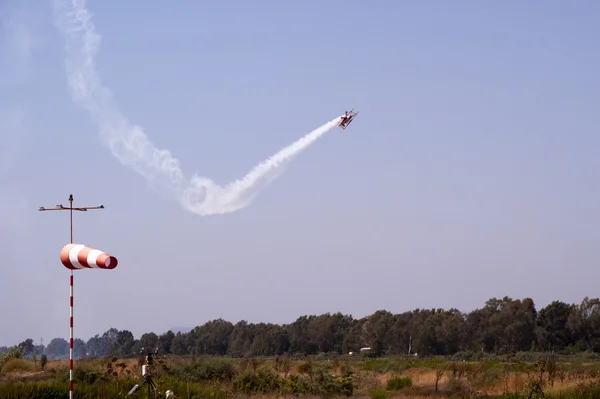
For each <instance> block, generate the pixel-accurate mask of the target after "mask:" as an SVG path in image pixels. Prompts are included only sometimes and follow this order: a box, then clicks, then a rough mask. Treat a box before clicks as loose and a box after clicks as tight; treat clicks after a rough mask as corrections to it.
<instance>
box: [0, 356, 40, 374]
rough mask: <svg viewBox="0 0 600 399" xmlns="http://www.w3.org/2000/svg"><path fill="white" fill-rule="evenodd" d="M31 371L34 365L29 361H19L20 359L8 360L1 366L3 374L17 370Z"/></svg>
mask: <svg viewBox="0 0 600 399" xmlns="http://www.w3.org/2000/svg"><path fill="white" fill-rule="evenodd" d="M33 369H34V365H33V364H32V363H31V362H30V361H27V360H25V359H20V358H12V359H9V360H8V361H7V362H6V363H4V365H3V366H2V372H3V373H9V372H11V371H17V370H19V371H33Z"/></svg>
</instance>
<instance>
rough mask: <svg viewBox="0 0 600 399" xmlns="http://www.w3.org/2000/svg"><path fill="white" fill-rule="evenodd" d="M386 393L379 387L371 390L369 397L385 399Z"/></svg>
mask: <svg viewBox="0 0 600 399" xmlns="http://www.w3.org/2000/svg"><path fill="white" fill-rule="evenodd" d="M387 397H388V393H387V392H386V391H382V390H379V389H376V390H373V391H371V399H387Z"/></svg>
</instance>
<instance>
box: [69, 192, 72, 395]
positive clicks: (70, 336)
mask: <svg viewBox="0 0 600 399" xmlns="http://www.w3.org/2000/svg"><path fill="white" fill-rule="evenodd" d="M69 244H73V194H71V195H69ZM69 399H73V270H71V276H70V278H69Z"/></svg>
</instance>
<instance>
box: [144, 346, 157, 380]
mask: <svg viewBox="0 0 600 399" xmlns="http://www.w3.org/2000/svg"><path fill="white" fill-rule="evenodd" d="M143 350H144V348H142V351H143ZM156 354H158V348H156V349H154V352H146V364H144V365H143V366H142V376H144V377H148V376H150V368H151V367H152V365H153V364H154V357H153V355H156Z"/></svg>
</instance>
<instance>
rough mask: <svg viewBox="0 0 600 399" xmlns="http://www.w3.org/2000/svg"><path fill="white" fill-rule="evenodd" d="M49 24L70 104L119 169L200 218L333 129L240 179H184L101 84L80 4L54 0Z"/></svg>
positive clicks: (237, 204)
mask: <svg viewBox="0 0 600 399" xmlns="http://www.w3.org/2000/svg"><path fill="white" fill-rule="evenodd" d="M54 11H55V23H56V26H57V27H58V29H59V30H60V31H61V32H62V33H63V35H64V36H65V39H66V42H67V45H66V51H67V59H66V66H67V76H68V81H69V87H70V89H71V94H72V96H73V98H74V100H75V102H77V103H79V104H80V105H82V106H83V107H84V108H86V109H87V110H88V111H89V112H90V114H91V117H92V120H93V121H94V122H95V123H96V125H97V126H98V128H99V130H100V135H101V138H102V140H103V141H104V142H105V144H106V145H108V147H109V148H110V149H111V152H112V153H113V155H114V156H115V157H116V158H117V159H118V160H119V161H120V162H121V163H122V164H124V165H126V166H129V167H131V168H132V169H133V170H134V171H136V172H137V173H138V174H140V175H142V176H143V177H144V178H146V179H147V180H148V181H149V182H150V183H151V185H153V186H154V187H155V188H158V185H160V186H162V188H163V189H165V190H168V192H169V194H170V195H171V196H172V197H173V198H175V199H177V200H178V201H179V202H180V203H181V205H182V207H183V208H184V209H186V210H188V211H191V212H193V213H196V214H198V215H201V216H205V215H216V214H223V213H229V212H234V211H236V210H239V209H242V208H244V207H246V206H248V205H249V204H250V203H251V202H252V200H253V199H254V198H255V197H256V195H257V194H258V192H259V191H260V189H261V188H264V187H266V186H267V185H268V184H269V183H270V182H272V181H273V180H274V179H275V178H277V177H278V176H279V175H281V173H282V172H283V167H284V166H285V165H286V164H287V162H289V161H291V160H292V159H293V158H294V157H295V156H296V155H298V154H299V153H300V152H301V151H302V150H304V149H305V148H307V147H308V146H309V145H310V144H312V143H313V142H315V141H316V140H317V139H318V138H319V137H321V136H322V135H324V134H325V133H327V132H328V131H329V130H331V129H332V128H334V127H335V126H336V125H337V124H338V122H339V120H340V117H337V118H335V119H333V120H331V121H330V122H327V123H326V124H324V125H323V126H321V127H319V128H317V129H316V130H314V131H313V132H311V133H309V134H307V135H306V136H304V137H302V138H301V139H299V140H298V141H296V142H295V143H293V144H291V145H289V146H288V147H285V148H284V149H282V150H281V151H279V152H278V153H276V154H275V155H273V156H272V157H270V158H269V159H267V160H266V161H264V162H262V163H261V164H259V165H258V166H256V167H255V168H254V169H252V170H251V171H250V172H249V173H248V174H247V175H246V176H245V177H244V178H242V179H240V180H236V181H234V182H232V183H230V184H229V185H227V186H225V187H222V186H220V185H218V184H216V183H215V182H214V181H213V180H211V179H209V178H206V177H201V176H197V175H194V176H193V177H192V178H191V180H189V181H187V180H186V179H185V176H184V174H183V172H182V170H181V167H180V164H179V161H178V160H177V159H176V158H174V157H173V156H172V155H171V153H170V152H169V151H168V150H159V149H157V148H156V147H154V145H153V144H152V143H151V142H150V140H149V139H148V136H146V134H145V133H144V131H143V129H142V128H141V127H140V126H137V125H134V124H132V123H131V122H129V121H128V120H127V119H126V118H125V117H124V116H123V115H122V114H121V113H120V112H119V111H118V109H117V107H116V106H115V104H114V103H113V100H112V96H111V93H110V91H109V90H108V89H107V88H105V87H103V86H102V83H101V80H100V77H99V75H98V73H97V71H96V69H95V65H94V56H95V54H96V52H97V51H98V47H99V45H100V40H101V37H100V36H99V35H98V34H97V33H96V29H95V27H94V24H93V23H92V22H91V17H92V15H91V14H90V12H89V11H88V10H87V9H86V7H85V0H71V1H69V0H54Z"/></svg>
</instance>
